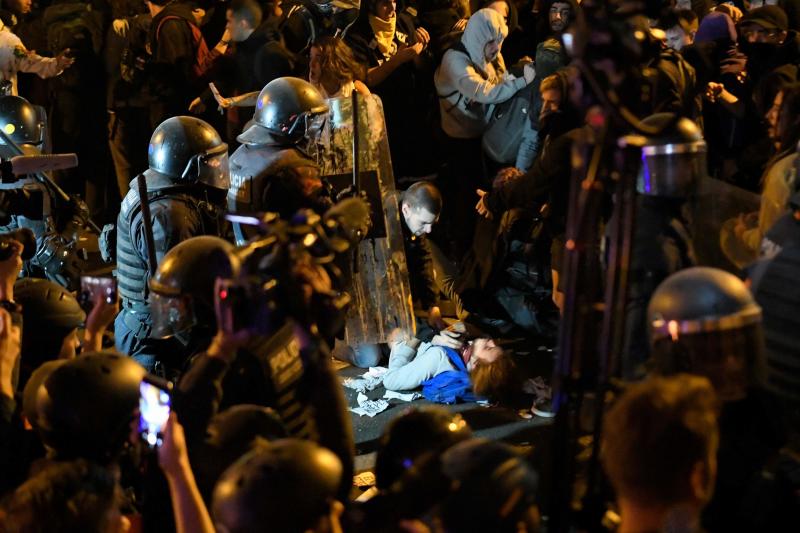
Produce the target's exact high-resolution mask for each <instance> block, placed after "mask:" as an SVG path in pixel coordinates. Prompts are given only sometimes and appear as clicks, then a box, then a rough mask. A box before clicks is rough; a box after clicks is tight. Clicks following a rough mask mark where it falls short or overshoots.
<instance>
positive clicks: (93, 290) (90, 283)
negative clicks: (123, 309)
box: [79, 276, 117, 309]
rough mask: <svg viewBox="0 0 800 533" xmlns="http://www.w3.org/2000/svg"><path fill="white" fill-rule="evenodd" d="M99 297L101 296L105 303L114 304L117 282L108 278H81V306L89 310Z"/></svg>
mask: <svg viewBox="0 0 800 533" xmlns="http://www.w3.org/2000/svg"><path fill="white" fill-rule="evenodd" d="M99 295H102V296H103V298H104V299H105V301H106V303H109V304H111V303H114V302H115V301H116V300H117V280H115V279H114V278H110V277H100V276H81V293H80V297H79V301H80V302H81V304H82V305H84V306H86V307H88V308H89V309H91V308H92V306H93V305H94V302H95V300H96V298H97V297H98V296H99Z"/></svg>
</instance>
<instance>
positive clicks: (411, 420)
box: [375, 406, 472, 489]
mask: <svg viewBox="0 0 800 533" xmlns="http://www.w3.org/2000/svg"><path fill="white" fill-rule="evenodd" d="M471 436H472V430H471V429H470V427H469V425H467V423H466V422H465V421H464V419H463V418H462V417H461V415H460V414H458V413H452V412H450V410H448V409H446V408H444V407H438V406H429V407H423V408H412V409H409V410H408V411H406V412H405V413H403V414H402V415H401V416H398V417H397V418H395V419H394V420H392V421H391V422H390V423H389V425H388V426H387V427H386V430H385V431H384V432H383V435H381V439H380V445H379V448H378V454H377V457H376V459H375V479H376V485H377V487H378V488H379V489H386V488H388V487H390V486H391V485H392V484H393V483H394V482H395V481H397V480H398V479H400V478H401V477H402V475H403V473H404V472H405V471H406V470H408V469H409V468H410V467H411V466H412V465H413V464H414V463H415V462H417V460H418V459H420V458H421V457H422V456H423V455H425V454H428V453H431V452H432V453H437V452H439V451H441V450H444V449H446V448H449V447H450V446H452V445H453V444H455V443H457V442H461V441H463V440H466V439H468V438H470V437H471Z"/></svg>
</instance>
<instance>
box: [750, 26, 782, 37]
mask: <svg viewBox="0 0 800 533" xmlns="http://www.w3.org/2000/svg"><path fill="white" fill-rule="evenodd" d="M740 31H741V32H742V35H744V36H745V37H750V36H764V37H774V36H776V35H778V34H779V33H780V32H781V31H780V30H776V29H770V30H768V29H765V28H759V27H758V26H750V27H748V28H742V29H741V30H740Z"/></svg>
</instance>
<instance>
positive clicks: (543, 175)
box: [486, 113, 581, 235]
mask: <svg viewBox="0 0 800 533" xmlns="http://www.w3.org/2000/svg"><path fill="white" fill-rule="evenodd" d="M559 115H560V113H559ZM551 116H552V115H551ZM553 119H555V120H554V121H553V122H551V124H553V125H552V126H549V125H548V124H546V123H544V124H543V126H542V132H541V133H542V134H544V135H545V140H544V142H543V143H542V149H541V152H540V153H539V156H538V157H537V158H536V161H534V163H533V166H531V168H530V170H528V172H526V173H525V174H524V175H522V176H520V177H519V178H517V179H515V180H512V181H509V182H507V183H506V184H504V186H503V187H501V188H500V189H498V190H496V191H492V192H491V193H490V194H489V195H488V199H487V200H486V205H487V207H488V208H489V210H490V211H491V212H492V213H493V214H494V216H495V218H497V219H498V220H499V218H500V216H501V215H502V213H503V212H504V211H506V210H509V209H515V208H521V209H524V210H527V211H529V212H532V211H534V210H538V208H539V207H540V206H541V204H542V203H544V202H549V203H550V218H549V226H550V231H551V233H552V234H554V235H558V234H561V233H563V232H564V231H565V229H566V218H567V202H568V199H569V186H570V178H571V175H572V162H571V154H572V145H573V143H574V142H575V139H576V137H577V135H578V132H580V131H581V129H579V128H577V126H578V125H579V122H578V121H577V120H576V119H575V118H573V117H567V116H564V117H558V116H552V119H551V120H553ZM556 122H557V123H558V124H556ZM551 128H552V129H551Z"/></svg>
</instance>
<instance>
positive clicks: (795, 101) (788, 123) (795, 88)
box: [778, 83, 800, 155]
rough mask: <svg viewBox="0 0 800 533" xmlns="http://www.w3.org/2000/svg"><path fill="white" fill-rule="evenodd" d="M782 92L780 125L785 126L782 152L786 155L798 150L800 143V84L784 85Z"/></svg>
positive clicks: (782, 137) (782, 136)
mask: <svg viewBox="0 0 800 533" xmlns="http://www.w3.org/2000/svg"><path fill="white" fill-rule="evenodd" d="M780 91H782V92H783V103H782V104H781V111H780V115H778V124H781V123H782V124H783V132H782V134H781V139H780V142H781V149H780V151H781V153H782V154H783V155H786V154H788V153H790V152H793V151H794V150H796V149H797V143H798V141H800V127H798V125H797V123H798V119H800V83H790V84H788V85H784V86H783V87H782V88H781V89H780Z"/></svg>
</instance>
